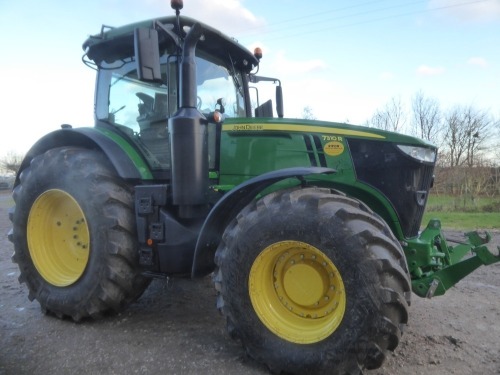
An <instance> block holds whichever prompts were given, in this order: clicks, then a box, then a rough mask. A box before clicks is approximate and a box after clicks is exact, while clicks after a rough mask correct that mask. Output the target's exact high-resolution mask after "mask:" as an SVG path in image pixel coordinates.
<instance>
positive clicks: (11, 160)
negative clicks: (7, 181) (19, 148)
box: [0, 151, 24, 175]
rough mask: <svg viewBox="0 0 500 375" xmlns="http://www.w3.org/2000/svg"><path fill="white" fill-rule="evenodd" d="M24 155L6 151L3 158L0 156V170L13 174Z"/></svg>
mask: <svg viewBox="0 0 500 375" xmlns="http://www.w3.org/2000/svg"><path fill="white" fill-rule="evenodd" d="M23 159H24V155H21V154H17V153H15V152H13V151H11V152H8V153H7V155H5V156H4V157H3V158H0V170H1V171H3V172H5V173H7V174H11V175H15V174H16V173H17V171H18V170H19V167H20V166H21V163H22V161H23Z"/></svg>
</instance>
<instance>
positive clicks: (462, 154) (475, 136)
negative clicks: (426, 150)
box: [444, 106, 495, 167]
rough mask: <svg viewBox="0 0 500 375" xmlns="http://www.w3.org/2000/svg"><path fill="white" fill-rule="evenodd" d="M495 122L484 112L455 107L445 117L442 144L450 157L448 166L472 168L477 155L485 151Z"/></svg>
mask: <svg viewBox="0 0 500 375" xmlns="http://www.w3.org/2000/svg"><path fill="white" fill-rule="evenodd" d="M494 125H495V122H494V120H493V118H492V117H491V115H490V114H489V113H488V112H487V111H484V110H478V109H476V108H474V107H472V106H456V107H454V108H453V109H451V110H450V111H449V112H448V114H447V115H446V116H445V128H446V134H445V140H444V144H445V146H446V147H447V149H448V152H449V155H450V166H451V167H455V166H461V165H466V166H469V167H473V166H474V163H475V161H476V158H477V156H478V154H480V153H481V151H484V150H485V146H486V143H487V141H488V138H489V136H490V134H491V131H492V128H493V126H494Z"/></svg>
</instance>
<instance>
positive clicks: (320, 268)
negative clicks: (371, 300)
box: [249, 241, 346, 344]
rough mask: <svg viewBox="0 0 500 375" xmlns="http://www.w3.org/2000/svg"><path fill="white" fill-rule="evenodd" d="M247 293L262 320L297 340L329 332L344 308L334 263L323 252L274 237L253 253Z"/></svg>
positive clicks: (306, 341)
mask: <svg viewBox="0 0 500 375" xmlns="http://www.w3.org/2000/svg"><path fill="white" fill-rule="evenodd" d="M249 293H250V299H251V301H252V305H253V308H254V310H255V312H256V313H257V316H258V317H259V319H260V320H261V321H262V323H263V324H264V325H265V326H266V327H267V328H268V329H269V330H271V332H273V333H274V334H276V335H277V336H279V337H281V338H283V339H285V340H288V341H290V342H294V343H298V344H311V343H315V342H318V341H321V340H323V339H325V338H326V337H328V336H330V335H331V334H332V333H333V332H334V331H335V330H336V329H337V328H338V326H339V324H340V322H341V321H342V317H343V316H344V312H345V309H346V295H345V290H344V283H343V281H342V277H341V275H340V273H339V271H338V270H337V267H335V265H334V264H333V262H332V261H331V260H330V259H329V258H328V257H327V256H326V255H325V254H324V253H323V252H322V251H320V250H318V249H317V248H315V247H314V246H311V245H308V244H306V243H303V242H299V241H282V242H277V243H275V244H273V245H271V246H268V247H266V248H265V249H264V250H263V251H262V252H261V253H260V254H259V255H258V256H257V258H256V259H255V262H254V264H253V265H252V268H251V270H250V276H249Z"/></svg>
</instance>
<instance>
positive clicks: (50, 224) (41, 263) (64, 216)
mask: <svg viewBox="0 0 500 375" xmlns="http://www.w3.org/2000/svg"><path fill="white" fill-rule="evenodd" d="M27 240H28V248H29V253H30V256H31V259H32V261H33V264H34V265H35V268H36V269H37V271H38V273H39V274H40V276H42V277H43V278H44V279H45V281H46V282H48V283H50V284H52V285H54V286H57V287H65V286H69V285H71V284H74V283H75V282H76V281H77V280H78V279H79V278H80V277H81V276H82V275H83V273H84V271H85V268H86V267H87V263H88V260H89V253H90V235H89V229H88V226H87V221H86V219H85V215H84V214H83V211H82V209H81V207H80V205H79V204H78V202H77V201H76V200H75V199H74V198H73V197H72V196H71V195H70V194H68V193H66V192H65V191H63V190H59V189H51V190H47V191H45V192H44V193H43V194H41V195H40V196H39V197H38V198H37V199H36V200H35V202H34V203H33V205H32V206H31V210H30V213H29V216H28V228H27Z"/></svg>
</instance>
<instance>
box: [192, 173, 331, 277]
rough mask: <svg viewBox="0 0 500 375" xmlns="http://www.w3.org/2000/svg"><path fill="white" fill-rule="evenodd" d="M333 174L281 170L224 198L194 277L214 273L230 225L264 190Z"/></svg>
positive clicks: (206, 232) (206, 230) (201, 239)
mask: <svg viewBox="0 0 500 375" xmlns="http://www.w3.org/2000/svg"><path fill="white" fill-rule="evenodd" d="M330 173H335V170H334V169H330V168H320V167H295V168H286V169H280V170H277V171H272V172H269V173H265V174H263V175H260V176H257V177H254V178H251V179H250V180H248V181H245V182H244V183H242V184H240V185H238V186H236V187H235V188H234V189H232V190H231V191H230V192H228V193H227V194H226V195H224V197H222V198H221V199H220V200H219V201H218V202H217V204H216V205H215V206H214V207H213V208H212V211H210V213H209V214H208V216H207V218H206V220H205V222H204V224H203V226H202V228H201V231H200V234H199V236H198V241H197V243H196V249H195V253H194V260H193V269H192V274H191V275H192V277H200V276H204V275H207V274H209V273H210V272H212V271H213V270H214V268H215V263H214V257H215V251H216V250H217V246H218V245H219V242H220V239H221V238H222V234H223V233H224V230H225V229H226V227H227V225H228V224H229V223H230V222H231V220H233V218H234V217H236V215H237V214H238V212H240V211H241V210H242V209H243V208H244V207H245V206H246V205H248V204H249V203H250V202H251V201H252V200H253V199H255V197H256V196H257V195H259V193H261V192H262V191H263V190H264V189H266V188H267V187H269V186H271V185H273V184H275V183H276V182H279V181H281V180H284V179H287V178H292V177H296V178H298V179H299V180H301V181H303V180H304V179H303V177H304V176H307V175H313V174H330Z"/></svg>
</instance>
